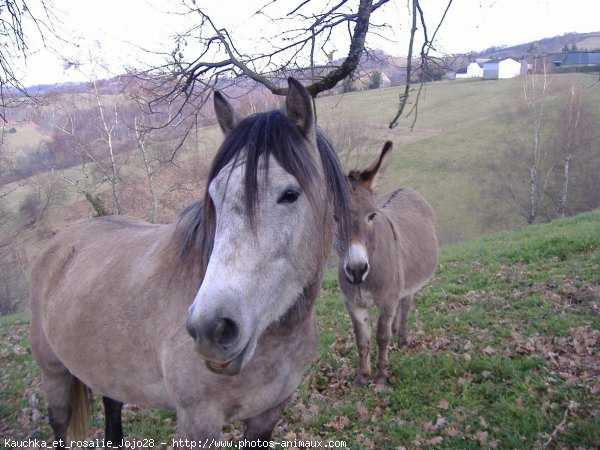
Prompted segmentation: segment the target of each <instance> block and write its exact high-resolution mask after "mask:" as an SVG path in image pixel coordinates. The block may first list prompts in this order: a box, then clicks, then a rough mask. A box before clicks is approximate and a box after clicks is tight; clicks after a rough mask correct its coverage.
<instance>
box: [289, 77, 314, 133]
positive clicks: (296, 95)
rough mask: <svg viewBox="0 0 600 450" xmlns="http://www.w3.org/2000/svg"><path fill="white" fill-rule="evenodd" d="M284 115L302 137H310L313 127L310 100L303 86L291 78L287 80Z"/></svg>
mask: <svg viewBox="0 0 600 450" xmlns="http://www.w3.org/2000/svg"><path fill="white" fill-rule="evenodd" d="M285 113H286V115H287V117H288V119H289V120H290V122H292V123H293V124H294V125H295V126H296V127H297V128H298V130H300V132H301V133H302V134H303V135H304V136H306V137H310V135H311V133H312V132H313V125H314V116H313V108H312V99H311V97H310V95H309V94H308V91H307V90H306V89H305V88H304V86H302V84H300V82H299V81H297V80H296V79H294V78H292V77H290V78H288V93H287V95H286V97H285Z"/></svg>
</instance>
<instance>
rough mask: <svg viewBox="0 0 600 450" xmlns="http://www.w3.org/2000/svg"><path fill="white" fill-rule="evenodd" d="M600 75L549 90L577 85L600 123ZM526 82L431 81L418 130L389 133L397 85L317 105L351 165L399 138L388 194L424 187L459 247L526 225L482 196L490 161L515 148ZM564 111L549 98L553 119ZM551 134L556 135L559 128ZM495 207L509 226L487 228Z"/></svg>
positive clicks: (441, 228) (564, 78) (444, 233)
mask: <svg viewBox="0 0 600 450" xmlns="http://www.w3.org/2000/svg"><path fill="white" fill-rule="evenodd" d="M597 78H598V77H597V76H594V75H576V76H572V75H554V76H550V77H549V86H550V87H549V90H550V89H551V88H552V89H554V90H558V89H559V88H560V87H561V86H562V87H566V86H569V85H570V83H571V82H572V81H574V82H575V83H576V84H578V85H581V86H584V87H585V88H586V89H585V92H586V95H588V96H589V104H590V105H592V107H593V113H594V114H595V117H596V119H597V120H600V89H599V88H598V87H597V86H598V85H596V86H594V87H590V86H593V85H594V82H596V81H597ZM523 83H524V79H523V78H515V79H509V80H454V81H444V82H439V83H430V84H427V85H426V86H425V87H424V88H423V91H422V93H421V96H420V98H419V102H418V105H417V107H418V110H417V111H418V115H417V120H416V123H415V125H414V127H413V129H412V130H411V129H410V125H411V124H412V119H413V118H412V117H409V118H405V119H403V120H402V121H401V123H400V125H399V126H398V127H397V128H394V129H393V130H390V129H389V128H388V122H389V120H390V118H391V117H393V115H394V113H395V108H396V106H397V103H398V95H399V94H401V92H402V89H401V88H397V87H394V88H387V89H379V90H371V91H363V92H355V93H350V94H344V95H341V96H332V97H325V98H323V99H321V100H320V101H319V102H318V103H317V105H318V112H319V120H320V123H321V125H322V126H323V127H324V128H325V129H326V130H327V131H328V132H329V133H330V134H331V136H332V139H333V141H334V144H335V145H336V148H337V149H338V151H339V152H340V153H341V154H342V161H343V163H344V164H345V165H346V167H347V168H356V167H357V166H361V165H365V164H367V163H368V162H370V160H371V159H373V158H374V157H375V156H376V154H377V152H378V151H379V150H380V149H381V147H382V145H383V142H384V140H386V139H391V140H392V141H394V144H395V147H394V151H393V158H392V163H391V166H390V168H389V169H388V173H387V175H386V177H385V179H384V184H383V185H382V187H381V189H380V192H381V193H385V192H387V191H389V190H391V189H395V188H398V187H412V188H414V189H417V190H419V191H420V192H421V193H422V194H423V195H424V196H425V197H426V198H427V199H428V200H429V202H430V203H431V205H432V206H433V209H434V210H435V212H436V214H437V219H438V233H439V236H440V240H441V241H442V242H454V241H457V240H465V239H470V238H473V237H475V236H477V235H480V234H482V233H489V232H492V231H498V230H502V229H507V228H514V227H515V226H518V225H522V224H523V223H524V222H523V219H521V218H519V217H518V216H517V215H516V214H515V213H514V212H513V211H510V210H508V209H506V206H505V205H503V204H501V203H499V202H498V201H497V200H494V199H489V198H486V197H485V195H482V194H485V192H484V191H485V189H484V188H485V186H484V185H485V183H486V178H487V177H489V176H490V175H489V174H488V173H487V171H486V170H485V167H486V164H487V163H489V161H490V158H493V157H494V156H495V153H497V152H498V151H499V150H501V149H502V148H503V147H502V146H503V145H504V146H505V145H507V144H506V138H507V136H508V135H510V134H511V132H514V129H515V128H516V124H515V123H514V120H515V118H514V117H513V116H511V114H510V113H512V112H514V111H515V109H516V108H517V107H518V105H519V102H521V99H520V95H521V89H522V85H523ZM588 87H589V88H588ZM415 89H417V87H415ZM412 101H413V104H414V99H413V100H412ZM410 106H412V105H409V107H410ZM557 107H558V104H557V101H556V97H552V96H551V97H549V98H548V100H547V110H548V117H549V119H548V122H550V118H552V115H553V114H555V112H553V110H555V109H556V108H557ZM407 110H408V108H407ZM545 130H547V132H548V133H550V132H551V131H552V130H551V127H546V128H545ZM353 146H354V148H353ZM346 153H350V156H349V157H348V156H347V155H346ZM357 161H358V162H357ZM493 209H500V210H505V211H506V214H505V220H504V221H503V223H502V224H498V225H497V226H494V225H489V224H485V221H484V218H485V216H486V212H487V211H489V210H493Z"/></svg>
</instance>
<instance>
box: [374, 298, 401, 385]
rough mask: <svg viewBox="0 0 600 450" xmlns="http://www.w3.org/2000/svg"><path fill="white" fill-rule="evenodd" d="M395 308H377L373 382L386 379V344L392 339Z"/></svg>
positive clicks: (382, 382) (379, 382) (381, 381)
mask: <svg viewBox="0 0 600 450" xmlns="http://www.w3.org/2000/svg"><path fill="white" fill-rule="evenodd" d="M394 309H395V308H389V307H387V306H383V307H381V308H380V309H379V319H377V350H378V351H377V373H376V374H375V382H376V383H377V384H385V383H386V382H387V380H388V377H389V373H388V370H387V369H388V364H389V361H388V346H389V345H390V341H391V339H392V322H393V321H394V316H395V312H396V311H395V310H394Z"/></svg>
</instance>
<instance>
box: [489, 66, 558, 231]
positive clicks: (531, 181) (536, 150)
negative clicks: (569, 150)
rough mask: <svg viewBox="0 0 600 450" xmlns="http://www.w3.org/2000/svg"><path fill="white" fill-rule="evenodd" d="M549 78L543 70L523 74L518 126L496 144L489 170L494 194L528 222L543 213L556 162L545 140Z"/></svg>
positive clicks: (517, 116) (515, 120)
mask: <svg viewBox="0 0 600 450" xmlns="http://www.w3.org/2000/svg"><path fill="white" fill-rule="evenodd" d="M547 95H548V77H547V76H546V73H545V72H544V71H543V70H542V73H541V74H536V73H535V72H534V73H532V74H530V75H527V76H525V77H523V82H522V85H521V91H520V95H519V101H518V103H517V110H516V113H515V117H514V118H513V120H512V122H513V123H515V124H516V127H515V129H512V130H510V131H509V132H508V133H507V136H506V137H505V138H504V139H503V140H502V142H501V143H500V144H499V145H498V146H497V148H496V149H495V152H496V153H497V156H496V158H495V159H494V160H493V161H492V162H491V164H490V166H489V169H490V170H491V172H492V174H493V181H492V184H493V185H492V188H491V189H492V194H493V197H495V198H500V199H502V200H504V201H506V202H508V203H509V204H510V206H511V208H513V209H514V211H516V212H517V214H519V215H520V216H522V217H523V218H524V219H525V221H526V222H527V223H528V224H532V223H534V222H535V221H536V220H537V219H538V216H539V215H540V212H541V210H543V208H542V204H543V202H544V200H545V192H546V189H547V186H548V182H549V179H550V176H551V174H552V171H553V164H552V161H551V160H550V157H549V150H548V144H547V143H546V142H545V141H544V138H545V134H544V133H543V129H544V127H547V126H548V123H547V122H548V121H547V111H546V109H547V104H546V102H547Z"/></svg>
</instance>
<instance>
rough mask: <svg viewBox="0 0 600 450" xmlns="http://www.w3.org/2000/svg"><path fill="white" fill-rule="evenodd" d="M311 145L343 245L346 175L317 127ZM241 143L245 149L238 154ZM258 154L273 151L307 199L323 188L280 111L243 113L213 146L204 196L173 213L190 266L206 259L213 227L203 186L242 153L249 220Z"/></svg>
mask: <svg viewBox="0 0 600 450" xmlns="http://www.w3.org/2000/svg"><path fill="white" fill-rule="evenodd" d="M317 148H318V150H319V154H320V156H321V166H322V168H323V175H324V178H325V180H326V182H327V190H328V192H329V193H330V195H331V198H332V200H333V204H334V214H335V217H336V220H337V222H338V234H337V236H338V241H340V242H341V243H342V245H344V244H345V243H346V241H347V236H348V223H349V219H348V215H349V206H348V192H347V182H346V178H345V175H344V173H343V171H342V169H341V166H340V164H339V160H338V158H337V155H336V153H335V151H334V149H333V147H332V145H331V143H330V142H329V140H328V139H327V137H326V136H325V135H324V134H323V133H322V132H321V131H320V130H317ZM243 149H246V151H245V152H244V154H243V155H241V153H242V150H243ZM262 156H264V157H265V159H266V161H267V162H268V160H269V158H270V157H274V158H275V159H276V160H277V161H278V163H279V164H280V165H281V167H282V168H283V169H284V170H286V171H287V172H288V173H290V174H291V175H293V176H294V177H295V178H296V179H297V180H298V183H299V184H300V187H301V188H302V191H303V192H305V193H306V195H307V197H308V199H309V200H310V201H311V202H312V201H314V199H315V198H317V197H318V195H317V190H319V189H323V188H324V186H321V185H319V183H318V180H319V178H320V176H319V173H318V166H317V164H316V163H315V161H314V160H313V157H312V154H311V151H310V149H309V148H308V145H307V141H306V139H305V138H304V137H303V136H302V134H301V133H300V132H299V131H298V129H297V128H296V127H295V126H294V125H293V124H292V123H291V122H290V121H289V120H288V118H287V117H286V115H285V114H284V113H283V112H282V111H279V110H274V111H269V112H265V113H259V114H255V115H252V116H249V117H247V118H246V119H244V120H243V121H242V122H241V123H240V124H239V125H238V126H237V127H235V128H234V129H233V130H232V131H231V132H230V133H229V134H227V136H226V137H225V140H224V142H223V144H222V145H221V147H220V148H219V150H218V152H217V154H216V156H215V159H214V161H213V163H212V166H211V169H210V172H209V175H208V180H207V183H206V190H205V193H204V200H201V201H198V202H195V203H193V204H192V205H190V206H189V207H188V208H186V209H185V210H184V211H183V213H182V214H181V216H180V218H179V222H178V226H177V229H178V232H177V233H176V239H177V240H178V241H179V242H178V246H179V260H180V261H182V262H188V263H190V264H193V265H194V266H195V265H196V264H199V265H200V267H201V268H202V270H203V269H204V268H205V267H206V265H207V264H208V258H209V256H210V254H211V252H212V247H213V238H214V233H215V230H214V226H215V209H214V205H213V202H212V200H211V198H210V196H209V195H208V186H209V185H210V183H211V182H212V181H213V180H214V179H215V177H216V176H217V175H218V174H219V172H221V170H223V169H224V168H225V167H226V166H227V165H228V164H229V163H230V162H232V161H233V165H232V167H233V166H234V165H235V163H236V162H237V161H238V159H239V158H240V157H243V158H244V163H245V172H244V184H245V186H244V187H245V207H246V208H245V210H246V213H247V215H248V218H249V221H250V224H253V220H254V215H255V211H256V204H257V202H258V192H259V186H258V181H257V180H258V171H259V170H267V169H266V168H268V164H265V165H261V164H259V160H260V158H261V157H262ZM198 258H199V259H198Z"/></svg>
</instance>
